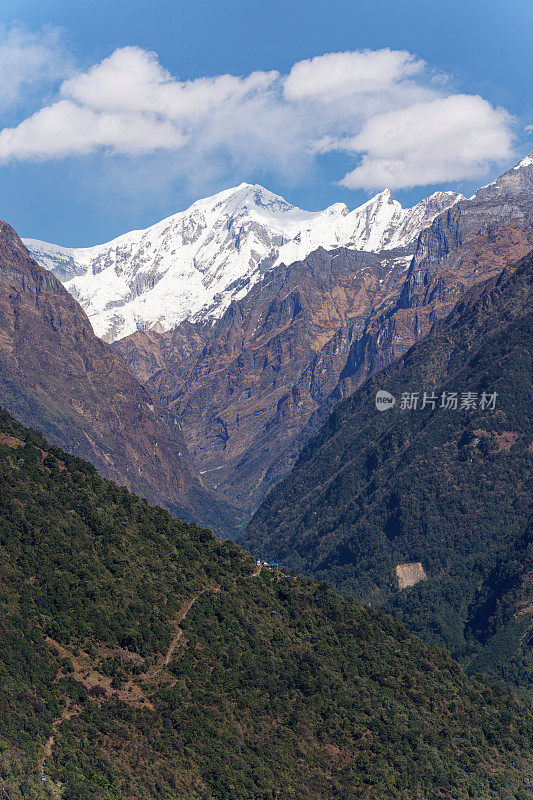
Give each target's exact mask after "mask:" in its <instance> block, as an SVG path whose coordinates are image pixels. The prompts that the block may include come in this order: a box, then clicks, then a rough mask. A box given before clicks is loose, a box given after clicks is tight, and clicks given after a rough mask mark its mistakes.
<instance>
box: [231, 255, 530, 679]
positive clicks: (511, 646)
mask: <svg viewBox="0 0 533 800" xmlns="http://www.w3.org/2000/svg"><path fill="white" fill-rule="evenodd" d="M532 263H533V260H532V257H531V255H530V256H528V257H526V258H525V259H523V260H522V261H521V263H520V264H519V265H518V268H517V269H516V271H513V270H511V269H510V270H508V271H505V272H504V273H503V274H502V275H501V276H500V278H499V279H497V280H493V281H490V282H489V283H488V284H487V285H485V286H484V287H481V288H479V287H478V288H476V289H474V290H472V291H471V292H469V293H467V294H466V295H465V296H464V297H463V299H462V300H461V301H460V302H459V304H458V306H457V307H456V308H455V310H454V311H453V312H452V314H451V315H450V316H449V317H448V318H447V319H446V320H444V321H443V322H439V323H437V324H436V325H435V326H434V329H433V331H432V332H431V334H430V335H429V336H428V337H427V338H426V339H425V340H423V341H422V342H421V343H419V344H417V345H415V346H414V347H413V348H412V349H411V350H410V351H409V352H408V353H407V354H406V355H405V356H404V357H403V358H402V359H400V361H398V362H396V363H395V364H394V365H392V366H391V367H388V368H387V369H386V370H385V371H384V372H382V373H381V374H378V375H376V376H375V377H373V378H372V379H370V380H369V381H368V382H367V383H366V384H365V385H364V386H363V387H362V388H361V389H360V390H359V391H358V392H357V393H356V394H355V395H354V396H353V397H350V398H349V399H348V400H346V401H344V402H342V403H341V404H340V405H339V406H338V407H337V408H336V409H335V411H334V412H333V414H332V415H331V417H330V418H329V420H328V421H327V423H326V424H325V425H324V427H323V429H322V430H321V432H320V433H319V434H318V436H316V437H315V438H314V439H313V440H312V441H310V442H309V444H308V445H307V447H306V448H305V449H304V451H303V453H302V454H301V456H300V458H299V461H298V463H297V464H296V466H295V468H294V470H293V471H292V472H291V473H290V474H289V476H288V477H287V478H286V479H285V480H284V481H282V482H281V483H280V484H278V486H277V487H276V488H275V489H274V490H273V491H272V492H271V493H270V495H269V496H268V497H267V498H266V500H265V501H264V503H263V505H262V506H261V507H260V509H259V510H258V512H257V513H256V515H255V517H254V518H253V520H252V521H251V523H250V524H249V526H248V528H247V530H246V531H245V533H244V535H243V536H242V537H241V542H242V543H243V544H244V545H245V546H246V547H248V548H250V550H251V551H252V552H256V553H257V554H259V555H261V556H263V557H265V558H267V559H269V560H273V561H277V562H280V563H282V564H284V565H286V566H287V567H290V568H293V569H295V570H297V571H298V572H301V573H302V574H305V575H307V576H309V577H314V578H316V579H320V580H327V581H328V582H330V583H331V584H332V585H333V586H335V587H336V588H338V589H339V590H341V591H342V592H343V593H345V594H350V595H352V596H353V597H355V598H356V599H357V600H358V601H360V602H365V603H369V604H371V605H372V606H373V607H378V608H382V609H385V610H387V611H389V612H392V613H393V614H394V615H395V616H396V617H397V618H398V619H400V620H402V621H403V622H404V623H405V624H406V625H407V626H408V627H409V628H411V629H412V630H414V631H415V632H416V633H417V634H419V635H420V636H421V637H423V638H424V639H425V640H426V641H428V642H430V643H432V644H438V645H441V646H445V647H447V648H449V649H450V650H451V652H452V653H453V655H454V656H455V657H456V658H458V659H459V660H460V661H461V662H462V663H463V664H464V665H465V666H466V668H467V669H468V670H469V671H470V672H483V673H486V674H488V675H491V676H493V677H496V678H498V679H503V680H505V681H508V682H510V683H511V684H513V685H515V686H519V687H521V690H523V691H530V690H531V688H532V687H533V669H532V667H533V661H532V657H531V649H530V641H531V631H532V622H533V596H532V585H533V562H532V555H533V553H532V539H531V516H530V514H531V505H530V504H531V496H532V494H531V488H532V487H531V461H532V456H533V430H532V419H533V403H532V393H531V374H532V360H531V352H532V348H531V345H532V325H531V320H532V317H531V311H532V303H531V272H532ZM380 389H384V390H387V391H389V392H390V393H391V394H393V395H394V396H395V398H396V399H397V402H396V405H395V406H394V408H392V409H390V410H388V411H386V412H383V413H379V412H377V411H376V407H375V395H376V392H377V391H378V390H380ZM404 392H419V397H420V405H421V404H422V397H423V392H427V393H428V395H430V394H435V395H436V396H437V398H439V399H440V398H441V397H442V393H443V392H448V393H450V392H456V393H457V394H458V397H459V398H461V395H462V393H463V392H473V393H475V395H476V397H477V398H478V400H479V398H481V396H482V393H483V392H486V393H487V394H489V393H493V392H496V393H497V399H496V403H495V408H494V410H492V409H487V408H485V409H482V408H480V403H479V402H478V403H477V408H471V409H463V410H461V409H460V408H458V409H457V410H453V409H450V410H445V409H442V408H440V407H439V405H440V400H438V402H437V404H436V406H435V408H432V407H431V405H430V404H429V403H428V404H427V407H426V408H425V409H421V408H420V405H419V407H418V409H417V410H408V409H402V408H401V403H400V399H401V396H402V393H404ZM412 562H415V563H416V562H421V563H422V565H423V568H424V570H425V572H426V574H427V580H423V581H421V582H420V583H418V584H417V585H415V586H412V587H411V588H404V589H402V590H401V591H400V590H399V588H398V583H397V581H396V576H395V568H396V566H397V565H398V564H405V563H412Z"/></svg>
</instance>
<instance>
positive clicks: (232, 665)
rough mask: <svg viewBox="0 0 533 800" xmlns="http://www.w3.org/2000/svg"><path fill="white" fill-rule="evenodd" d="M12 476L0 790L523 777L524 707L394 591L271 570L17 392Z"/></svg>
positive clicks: (90, 797) (501, 781)
mask: <svg viewBox="0 0 533 800" xmlns="http://www.w3.org/2000/svg"><path fill="white" fill-rule="evenodd" d="M0 486H1V492H0V507H1V513H0V545H1V558H0V600H1V603H2V614H1V618H0V638H1V642H0V696H1V697H0V702H1V708H2V714H1V715H0V794H1V795H2V796H4V797H9V798H11V800H21V798H33V799H34V800H44V798H47V797H54V796H56V797H57V796H61V797H62V798H64V800H118V798H121V800H122V799H123V800H126V798H134V799H135V800H150V798H154V800H155V798H157V799H158V800H160V799H161V798H162V799H163V800H200V798H206V799H207V800H235V798H239V800H274V798H279V800H285V799H288V798H291V800H306V799H307V798H309V799H311V798H313V800H319V798H320V800H327V798H342V799H343V800H349V799H350V798H353V799H354V800H355V798H358V799H360V798H367V799H368V800H389V799H391V800H392V798H394V799H396V798H397V799H398V800H423V799H427V800H430V799H431V800H436V798H443V799H444V798H446V800H467V798H486V800H492V798H494V799H496V798H498V800H504V799H505V800H511V798H519V799H520V800H527V798H529V797H530V796H531V789H532V784H531V774H532V766H533V764H532V761H531V749H530V743H531V736H532V733H533V730H532V718H531V713H530V709H529V707H528V706H527V705H526V704H525V703H524V702H523V701H521V700H519V699H517V698H516V697H515V696H513V695H512V694H511V693H510V692H509V691H508V690H507V689H505V688H501V687H498V686H495V687H492V686H490V685H488V684H487V683H485V682H484V681H483V680H482V679H480V678H478V677H474V678H468V677H466V676H465V674H464V673H463V672H462V670H461V668H460V667H459V666H458V665H457V663H456V662H454V661H452V660H451V658H450V657H449V655H447V653H446V652H445V651H444V650H442V649H439V648H429V647H427V646H426V645H424V644H423V643H422V642H421V641H420V640H419V639H417V638H416V637H414V636H413V635H412V634H410V633H408V632H407V630H406V629H405V628H404V627H403V626H402V625H401V624H399V623H398V622H396V621H394V620H393V619H392V618H391V617H389V616H387V615H385V614H384V613H382V612H381V611H376V610H371V609H369V608H363V607H359V606H357V605H356V604H355V602H354V601H353V600H352V599H348V598H343V597H342V596H341V595H339V594H337V593H336V592H335V591H334V590H332V589H330V588H328V587H327V586H326V585H325V584H319V583H316V582H313V581H310V580H306V579H300V578H296V577H291V576H285V575H284V574H283V573H282V572H280V571H278V570H276V569H272V570H270V569H264V568H263V569H262V570H259V569H258V568H257V567H256V564H255V561H253V560H252V559H251V558H250V557H249V556H247V555H246V554H245V553H244V552H243V551H242V550H241V549H240V548H239V547H237V546H236V545H235V544H232V543H230V542H224V543H221V542H218V541H217V540H216V539H215V538H214V537H213V535H212V534H211V533H210V532H209V531H208V530H202V529H199V528H197V527H195V526H194V525H189V524H184V523H182V522H180V521H179V520H176V519H174V518H172V517H171V516H170V515H169V514H168V513H167V512H166V511H163V510H162V509H160V508H154V507H151V506H149V505H148V504H147V503H146V502H145V501H144V500H141V499H139V498H138V497H136V496H134V495H132V494H130V493H129V492H128V491H127V490H125V489H122V488H118V487H117V486H115V485H114V484H112V483H110V482H108V481H106V480H103V479H102V478H100V476H99V475H98V474H97V472H96V471H95V470H94V468H93V467H92V466H90V465H89V464H87V463H85V462H83V461H81V460H79V459H77V458H74V457H72V456H69V455H67V454H65V453H64V452H62V451H61V450H59V449H57V448H55V447H52V446H49V445H48V444H47V443H46V442H45V441H44V440H43V439H42V438H41V437H40V435H39V434H37V433H35V432H32V431H30V430H28V429H25V428H23V427H22V426H21V425H19V424H18V423H16V422H15V421H14V420H13V419H12V418H11V417H9V416H8V415H7V414H6V413H5V412H1V413H0ZM202 592H203V593H202ZM195 599H196V602H194V603H193V601H194V600H195ZM489 601H490V598H487V602H489ZM184 603H185V605H184ZM187 609H188V610H189V613H188V614H187V615H186V616H185V613H184V610H187ZM180 631H182V633H181V634H180ZM171 643H172V646H171V647H169V645H171ZM165 654H166V657H165ZM51 737H53V740H51ZM41 772H42V773H43V774H44V776H45V780H44V781H42V780H41ZM53 792H56V793H57V794H53Z"/></svg>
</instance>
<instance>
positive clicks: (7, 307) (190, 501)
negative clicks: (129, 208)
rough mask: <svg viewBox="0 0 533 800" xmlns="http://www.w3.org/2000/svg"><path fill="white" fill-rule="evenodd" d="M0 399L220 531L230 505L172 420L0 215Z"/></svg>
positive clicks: (108, 472) (55, 437) (120, 479)
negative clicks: (205, 480) (209, 486)
mask: <svg viewBox="0 0 533 800" xmlns="http://www.w3.org/2000/svg"><path fill="white" fill-rule="evenodd" d="M0 405H2V406H3V407H4V408H6V409H7V410H8V411H9V412H10V413H11V414H13V415H14V416H16V417H17V418H18V419H19V420H20V421H21V422H23V423H24V424H25V425H30V426H32V427H34V428H37V429H39V430H41V431H42V432H43V433H44V434H45V435H46V436H47V438H48V439H49V440H50V441H52V442H53V443H54V444H57V445H59V446H60V447H62V448H64V449H65V450H67V451H69V452H71V453H73V454H75V455H77V456H80V457H83V458H85V459H87V460H89V461H91V462H92V463H93V464H94V465H95V466H96V468H97V469H98V470H99V472H100V473H101V474H102V475H104V476H105V477H107V478H110V479H112V480H114V481H116V482H117V483H119V484H122V485H124V486H127V487H128V488H129V489H131V490H132V491H134V492H136V493H137V494H139V495H141V496H143V497H145V498H146V499H148V500H149V501H150V502H153V503H158V504H160V505H164V506H166V507H167V508H168V509H169V510H171V511H172V512H175V513H179V514H180V515H182V516H184V517H185V518H191V517H194V518H195V519H196V520H197V521H201V522H203V523H204V524H210V525H212V526H213V527H214V529H215V531H221V532H225V531H226V529H227V528H228V526H229V524H230V523H229V521H230V520H231V524H233V520H234V510H233V509H232V508H231V507H230V506H229V505H228V504H227V503H226V502H225V501H223V500H221V499H220V498H217V497H216V496H215V495H214V494H213V493H212V492H210V491H209V490H206V489H205V488H204V486H203V485H202V481H201V478H200V477H199V475H198V473H197V471H196V470H195V468H194V467H193V465H192V462H191V459H190V456H189V454H188V452H187V448H186V445H185V443H184V441H183V437H182V434H181V431H180V428H179V425H178V424H177V421H176V420H175V419H173V418H172V417H170V416H169V414H168V413H167V412H166V411H165V410H164V409H163V408H161V406H160V405H159V404H158V403H157V402H156V401H154V399H153V398H152V397H151V396H150V395H149V393H148V392H147V390H146V389H145V388H144V387H143V386H141V385H140V384H139V382H138V381H137V380H136V379H135V378H134V377H133V376H132V375H131V373H130V372H129V371H128V369H127V367H126V365H125V364H124V361H123V359H122V357H121V356H120V354H119V353H118V352H117V351H116V350H114V349H113V348H112V347H111V346H110V345H108V344H105V343H104V342H102V341H100V339H98V338H97V337H96V336H95V335H94V333H93V331H92V328H91V325H90V323H89V320H88V319H87V316H86V314H85V312H84V311H83V310H82V309H81V307H80V306H79V305H78V303H77V302H76V300H74V298H73V297H71V295H70V294H69V293H68V292H67V291H66V289H64V288H63V286H62V285H61V283H60V282H59V281H58V280H57V279H56V278H55V277H54V276H53V275H52V274H51V273H50V272H48V271H47V270H45V269H43V268H42V267H40V266H39V265H38V264H37V263H36V262H35V261H33V259H32V258H31V257H30V256H29V253H28V251H27V250H26V248H25V247H24V245H23V244H22V242H21V240H20V239H19V237H18V236H17V234H16V233H15V231H14V230H13V229H12V228H11V227H10V226H9V225H8V224H7V223H5V222H1V223H0Z"/></svg>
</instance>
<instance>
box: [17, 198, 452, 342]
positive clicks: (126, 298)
mask: <svg viewBox="0 0 533 800" xmlns="http://www.w3.org/2000/svg"><path fill="white" fill-rule="evenodd" d="M460 197H461V195H457V194H455V193H454V192H437V193H436V194H434V195H432V196H431V197H428V198H426V199H425V200H422V201H421V202H420V203H418V204H417V205H416V206H414V207H413V208H408V209H403V208H402V207H401V206H400V204H399V203H398V202H397V201H395V200H393V199H392V197H391V194H390V192H388V191H385V192H382V193H381V194H379V195H376V197H374V198H372V199H371V200H369V201H368V202H367V203H365V204H364V205H363V206H361V207H360V208H356V209H355V210H354V211H351V212H349V211H348V209H347V208H346V206H345V205H344V204H343V203H336V204H335V205H333V206H331V207H330V208H327V209H326V210H325V211H319V212H309V211H302V210H301V209H300V208H296V207H295V206H292V205H290V203H287V202H286V201H285V200H284V199H283V198H282V197H279V196H278V195H275V194H272V192H269V191H267V190H266V189H264V188H263V187H262V186H252V185H250V184H247V183H243V184H241V185H240V186H237V187H236V188H234V189H227V190H226V191H223V192H220V193H219V194H216V195H214V196H213V197H208V198H206V199H204V200H198V202H196V203H194V205H192V206H191V207H190V208H188V209H187V210H186V211H183V212H181V213H179V214H175V215H174V216H172V217H168V219H164V220H162V221H161V222H159V223H157V225H153V226H152V227H151V228H148V229H147V230H144V231H132V232H131V233H127V234H125V235H124V236H120V237H119V238H118V239H114V240H113V241H112V242H108V243H107V244H103V245H98V246H96V247H90V248H83V249H68V248H63V247H58V246H56V245H50V244H47V243H45V242H38V241H35V240H31V239H26V240H25V244H26V245H27V247H28V248H29V250H30V251H31V253H32V255H33V256H34V257H35V259H36V260H37V261H38V262H39V263H40V264H42V265H43V266H44V267H46V268H48V269H51V270H52V271H53V272H54V274H55V275H56V277H58V278H59V279H60V280H61V281H63V282H64V283H65V286H66V287H67V289H68V290H69V291H70V292H71V293H72V294H73V295H74V297H76V299H77V300H78V301H79V302H80V303H81V305H82V306H83V308H84V309H85V311H86V312H87V314H88V316H89V319H90V320H91V323H92V325H93V327H94V330H95V332H96V333H97V334H98V335H99V336H101V337H102V338H104V339H105V340H107V341H113V340H114V339H118V338H120V337H123V336H127V335H129V334H131V333H134V332H135V331H136V330H138V329H139V330H148V329H151V328H154V327H155V328H156V330H170V329H171V328H174V327H175V326H176V325H177V324H178V323H180V322H182V321H183V320H191V321H201V320H206V319H211V320H212V319H214V318H219V317H221V316H222V314H223V313H224V311H225V310H226V309H227V308H228V306H229V305H230V303H231V302H232V301H233V300H238V299H240V298H242V297H244V296H245V295H246V294H247V293H248V292H249V291H250V289H251V288H252V287H253V286H254V284H256V283H257V282H258V281H259V280H260V279H261V278H262V276H263V275H264V274H265V273H266V272H268V271H269V270H271V269H272V267H274V266H275V265H277V264H280V263H285V264H290V263H292V262H293V261H297V260H300V259H302V258H304V257H305V256H307V255H308V254H309V253H311V252H312V251H313V250H316V249H317V248H318V247H325V248H326V249H332V248H336V247H339V246H346V247H350V248H354V249H358V250H384V249H393V248H396V247H402V246H404V245H406V244H408V243H409V242H410V241H412V240H413V239H415V238H416V236H417V234H418V233H419V232H420V230H421V229H422V228H423V227H425V226H426V225H428V224H429V223H430V222H431V220H432V219H433V218H434V217H435V216H436V215H437V214H438V213H439V212H440V211H442V210H443V209H445V208H448V207H449V206H451V205H453V203H455V202H456V201H457V200H458V199H459V198H460Z"/></svg>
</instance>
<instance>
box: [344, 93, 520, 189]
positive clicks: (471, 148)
mask: <svg viewBox="0 0 533 800" xmlns="http://www.w3.org/2000/svg"><path fill="white" fill-rule="evenodd" d="M344 147H345V148H346V149H347V150H350V151H352V152H354V153H364V156H363V160H362V163H361V164H360V166H358V167H356V168H355V169H354V170H353V171H352V172H349V173H348V174H347V175H346V176H345V177H344V178H343V180H342V184H343V185H344V186H346V187H348V188H349V189H374V188H375V187H379V186H385V185H386V186H388V187H390V188H391V189H397V188H403V187H410V186H418V185H425V184H432V183H440V182H447V181H459V180H461V179H464V178H476V177H478V176H480V175H483V173H484V172H486V171H487V169H488V168H489V167H490V164H491V162H494V161H497V160H501V159H508V158H510V157H511V155H512V148H511V135H510V117H509V114H508V113H507V112H506V111H503V110H502V109H494V108H493V107H492V106H491V105H490V103H488V102H487V101H486V100H484V99H483V98H482V97H479V96H477V95H464V94H457V95H450V96H449V97H445V98H439V99H437V100H432V101H430V102H426V103H416V104H414V105H412V106H409V107H408V108H404V109H401V110H399V111H390V112H386V113H384V114H379V115H377V116H375V117H373V118H371V119H369V120H368V121H367V122H366V123H365V125H364V126H363V128H362V130H361V131H360V133H359V134H358V135H357V136H355V137H354V138H353V139H351V140H349V141H347V142H345V143H344Z"/></svg>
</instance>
